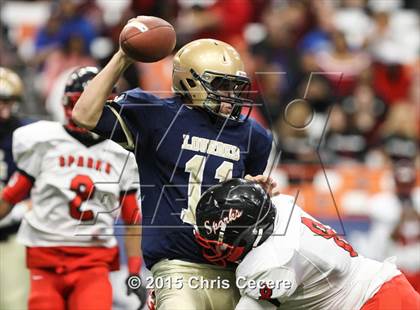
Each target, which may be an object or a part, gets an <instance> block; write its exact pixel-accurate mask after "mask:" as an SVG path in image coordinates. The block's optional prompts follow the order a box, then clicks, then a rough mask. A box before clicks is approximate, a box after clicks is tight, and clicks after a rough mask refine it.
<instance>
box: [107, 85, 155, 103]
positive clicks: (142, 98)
mask: <svg viewBox="0 0 420 310" xmlns="http://www.w3.org/2000/svg"><path fill="white" fill-rule="evenodd" d="M161 101H162V99H161V98H159V97H157V96H155V95H153V94H152V93H150V92H147V91H144V90H143V89H141V88H134V89H131V90H128V91H126V92H123V93H121V94H120V95H118V96H117V97H116V98H115V99H114V102H117V103H119V104H142V103H158V102H161Z"/></svg>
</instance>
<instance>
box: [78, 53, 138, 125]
mask: <svg viewBox="0 0 420 310" xmlns="http://www.w3.org/2000/svg"><path fill="white" fill-rule="evenodd" d="M132 62H133V61H132V60H131V59H130V58H129V57H127V56H126V55H125V54H124V52H123V51H122V50H119V51H118V52H117V53H115V54H114V56H113V57H112V59H111V60H110V61H109V62H108V64H107V65H106V66H105V67H104V68H103V69H102V71H101V72H99V73H98V75H97V76H95V78H93V79H92V80H91V81H90V82H89V84H88V85H87V86H86V88H85V90H84V92H83V93H82V95H81V96H80V98H79V100H78V101H77V102H76V105H75V107H74V109H73V112H72V119H73V121H74V122H75V123H76V124H77V125H78V126H80V127H83V128H86V129H89V130H91V129H93V128H95V127H96V124H97V123H98V121H99V119H100V117H101V114H102V110H103V108H104V105H105V102H106V101H107V99H108V97H109V95H110V94H111V92H112V88H113V87H114V85H115V83H116V82H117V81H118V79H119V78H120V76H121V75H122V73H123V72H124V71H125V70H126V69H127V67H128V66H129V65H130V64H131V63H132Z"/></svg>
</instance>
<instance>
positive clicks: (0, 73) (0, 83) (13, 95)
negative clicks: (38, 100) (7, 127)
mask: <svg viewBox="0 0 420 310" xmlns="http://www.w3.org/2000/svg"><path fill="white" fill-rule="evenodd" d="M22 94H23V83H22V80H21V79H20V77H19V76H18V75H17V74H16V73H15V72H13V71H12V70H10V69H7V68H4V67H0V100H1V101H9V102H17V101H21V99H22Z"/></svg>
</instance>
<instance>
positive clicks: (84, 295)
mask: <svg viewBox="0 0 420 310" xmlns="http://www.w3.org/2000/svg"><path fill="white" fill-rule="evenodd" d="M30 271H31V292H30V295H29V306H28V307H29V309H30V310H41V309H42V310H49V309H51V310H52V309H54V310H73V309H74V310H76V309H95V310H96V309H98V310H102V309H103V310H109V309H111V307H112V287H111V283H110V282H109V277H108V268H107V267H102V266H100V267H93V268H87V269H79V270H75V271H72V272H69V273H65V274H57V273H55V272H51V271H47V270H45V269H35V268H34V269H31V270H30Z"/></svg>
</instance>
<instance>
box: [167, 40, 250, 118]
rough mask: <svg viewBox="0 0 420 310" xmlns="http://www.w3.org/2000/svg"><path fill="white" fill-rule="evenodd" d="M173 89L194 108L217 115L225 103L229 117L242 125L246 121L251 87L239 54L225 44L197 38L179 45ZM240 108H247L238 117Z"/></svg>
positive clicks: (175, 61) (175, 58) (174, 69)
mask: <svg viewBox="0 0 420 310" xmlns="http://www.w3.org/2000/svg"><path fill="white" fill-rule="evenodd" d="M172 77H173V82H172V83H173V84H172V87H173V90H174V91H175V92H176V93H177V94H180V95H181V96H183V97H184V98H187V100H188V101H189V103H190V104H191V105H192V106H195V107H201V108H204V109H205V110H206V111H208V112H210V113H212V114H215V115H220V113H219V111H220V107H221V103H222V102H223V103H229V104H231V105H232V110H231V112H230V114H229V115H226V117H229V118H230V119H232V120H235V121H239V122H242V121H244V120H245V119H247V118H248V116H249V114H250V112H251V108H252V100H250V99H248V98H247V95H248V94H249V89H250V86H251V83H250V80H249V78H248V77H247V76H246V73H245V72H244V65H243V62H242V60H241V57H240V56H239V53H238V52H237V51H236V50H235V49H234V48H233V47H232V46H230V45H229V44H227V43H225V42H222V41H218V40H213V39H200V40H195V41H192V42H190V43H188V44H186V45H185V46H183V47H182V48H181V49H180V50H179V51H178V52H177V53H176V55H175V57H174V68H173V76H172ZM244 106H247V107H249V110H248V113H247V115H246V116H241V111H242V108H243V107H244Z"/></svg>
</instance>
